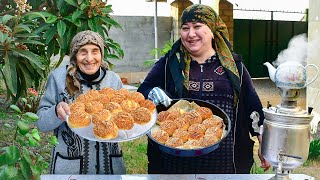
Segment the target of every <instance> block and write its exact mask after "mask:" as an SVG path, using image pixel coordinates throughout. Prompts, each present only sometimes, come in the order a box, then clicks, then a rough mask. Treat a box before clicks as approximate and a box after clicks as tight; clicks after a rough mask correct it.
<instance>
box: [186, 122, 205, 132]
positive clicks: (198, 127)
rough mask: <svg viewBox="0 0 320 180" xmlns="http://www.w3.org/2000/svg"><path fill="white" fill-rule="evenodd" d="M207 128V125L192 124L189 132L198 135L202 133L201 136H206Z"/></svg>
mask: <svg viewBox="0 0 320 180" xmlns="http://www.w3.org/2000/svg"><path fill="white" fill-rule="evenodd" d="M206 130H207V128H206V126H205V125H203V124H192V125H190V127H189V128H188V131H189V132H190V133H192V132H198V133H201V134H204V133H205V132H206Z"/></svg>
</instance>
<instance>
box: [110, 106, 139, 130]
mask: <svg viewBox="0 0 320 180" xmlns="http://www.w3.org/2000/svg"><path fill="white" fill-rule="evenodd" d="M112 121H113V122H114V123H116V125H117V126H118V128H119V129H123V130H130V129H132V128H133V126H134V119H133V117H132V116H131V114H129V113H127V112H124V111H121V112H118V113H116V114H115V115H113V116H112Z"/></svg>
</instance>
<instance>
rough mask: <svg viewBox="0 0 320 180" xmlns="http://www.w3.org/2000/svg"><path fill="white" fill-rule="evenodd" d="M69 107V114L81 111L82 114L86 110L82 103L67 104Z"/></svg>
mask: <svg viewBox="0 0 320 180" xmlns="http://www.w3.org/2000/svg"><path fill="white" fill-rule="evenodd" d="M69 107H70V111H71V112H75V111H82V112H84V111H85V109H86V106H85V105H84V103H83V102H81V101H74V102H72V103H70V104H69Z"/></svg>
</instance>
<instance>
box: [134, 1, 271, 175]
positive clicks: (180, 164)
mask: <svg viewBox="0 0 320 180" xmlns="http://www.w3.org/2000/svg"><path fill="white" fill-rule="evenodd" d="M180 34H181V38H180V39H179V40H178V41H177V42H175V43H174V45H173V46H172V49H171V50H170V51H169V52H168V53H167V54H166V55H165V56H164V57H162V58H160V59H159V61H157V63H156V64H155V65H154V67H153V68H152V69H151V71H150V72H149V74H148V75H147V77H146V78H145V80H144V82H143V83H142V84H141V86H140V87H139V89H138V91H139V92H141V93H143V94H144V96H145V97H148V98H149V99H151V100H153V102H154V103H155V104H158V103H162V104H165V105H168V104H169V103H170V98H174V99H179V98H193V99H201V100H205V101H207V102H210V103H213V104H215V105H217V106H219V107H220V108H221V109H222V110H223V111H224V112H226V114H227V115H228V116H229V118H230V119H231V132H230V133H229V134H228V136H227V137H226V138H225V139H224V141H222V142H221V143H220V146H219V147H218V149H216V150H214V151H213V152H211V153H209V154H206V155H201V156H197V157H181V156H173V155H169V154H167V153H165V152H163V151H162V150H161V149H159V147H158V145H157V143H154V142H153V141H152V140H150V139H149V140H148V150H147V155H148V160H149V164H148V171H149V173H190V174H191V173H192V174H193V173H208V174H212V173H219V174H224V173H228V174H232V173H249V172H250V169H251V166H252V165H253V162H254V160H253V145H254V141H253V140H251V138H250V134H251V135H252V136H258V137H259V142H260V143H261V138H260V134H259V126H260V125H262V124H263V119H264V115H263V112H262V105H261V102H260V100H259V97H258V96H257V94H256V91H255V89H254V87H253V84H252V80H251V77H250V75H249V73H248V71H247V70H246V68H245V66H244V65H243V63H242V62H241V56H239V55H237V54H235V53H233V51H232V49H231V46H230V43H229V41H228V32H227V27H226V25H225V24H224V22H223V21H222V20H221V19H220V17H219V16H218V15H217V13H216V12H215V11H214V10H213V9H212V8H211V7H209V6H205V5H192V6H189V7H188V8H186V9H185V10H184V11H183V13H182V16H181V29H180ZM168 96H169V97H170V98H169V97H168ZM251 114H252V115H256V117H258V119H256V121H253V120H252V119H251V118H250V115H251ZM259 157H260V160H261V163H262V165H261V167H262V168H265V169H268V168H269V167H270V165H269V164H268V162H266V161H265V160H264V158H263V157H262V156H261V154H260V151H259Z"/></svg>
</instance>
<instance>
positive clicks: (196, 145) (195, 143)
mask: <svg viewBox="0 0 320 180" xmlns="http://www.w3.org/2000/svg"><path fill="white" fill-rule="evenodd" d="M202 147H203V146H201V144H200V142H199V141H198V140H194V139H193V140H189V141H187V142H186V143H184V145H183V146H182V148H184V149H197V148H202Z"/></svg>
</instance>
